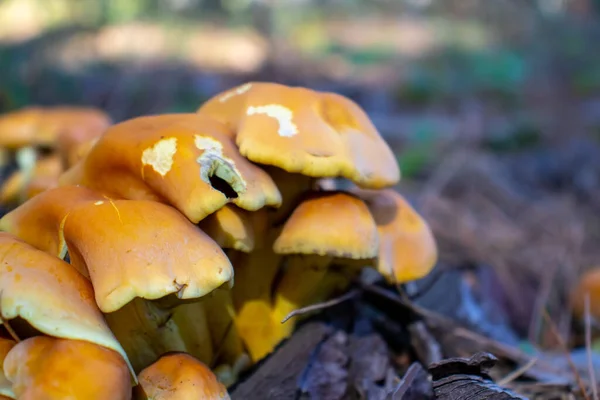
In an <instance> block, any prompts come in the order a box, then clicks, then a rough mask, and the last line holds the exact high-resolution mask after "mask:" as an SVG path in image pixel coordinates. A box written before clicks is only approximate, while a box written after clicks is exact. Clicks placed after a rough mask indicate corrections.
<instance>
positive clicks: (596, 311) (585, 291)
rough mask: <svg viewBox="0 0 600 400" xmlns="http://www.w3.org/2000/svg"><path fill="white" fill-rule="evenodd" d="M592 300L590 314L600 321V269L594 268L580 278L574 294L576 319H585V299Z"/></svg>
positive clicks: (573, 304) (572, 297)
mask: <svg viewBox="0 0 600 400" xmlns="http://www.w3.org/2000/svg"><path fill="white" fill-rule="evenodd" d="M587 296H589V299H590V314H591V316H592V317H594V318H597V319H600V268H592V269H590V270H588V271H587V272H585V273H584V274H583V275H582V276H581V277H580V278H579V282H578V284H577V286H576V287H575V290H574V291H573V293H572V296H571V301H572V307H573V314H574V316H575V317H576V318H579V319H583V318H584V317H585V299H586V297H587Z"/></svg>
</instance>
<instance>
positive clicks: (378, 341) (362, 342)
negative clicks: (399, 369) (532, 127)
mask: <svg viewBox="0 0 600 400" xmlns="http://www.w3.org/2000/svg"><path fill="white" fill-rule="evenodd" d="M349 352H350V360H351V362H350V371H349V374H350V379H349V381H350V385H351V386H352V389H354V390H355V391H356V392H358V394H359V395H360V397H361V398H365V399H373V400H380V399H381V400H383V399H384V398H385V394H386V390H385V387H384V386H383V385H382V384H385V380H386V377H387V374H388V371H389V370H390V350H389V349H388V346H387V344H386V343H385V341H384V340H383V339H382V338H381V336H380V335H379V334H377V333H369V334H367V335H363V336H351V337H350V346H349Z"/></svg>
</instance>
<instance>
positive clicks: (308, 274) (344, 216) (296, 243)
mask: <svg viewBox="0 0 600 400" xmlns="http://www.w3.org/2000/svg"><path fill="white" fill-rule="evenodd" d="M378 249H379V238H378V233H377V227H376V225H375V221H374V220H373V217H372V216H371V213H370V212H369V209H368V208H367V206H366V205H365V203H363V201H362V200H360V199H359V198H357V197H355V196H352V195H349V194H345V193H314V194H312V195H311V196H309V198H308V199H306V200H304V201H303V202H302V203H301V204H300V205H299V206H298V207H297V208H296V209H295V210H294V212H293V213H292V215H291V216H290V218H289V219H288V220H287V221H286V223H285V225H284V226H283V230H282V231H281V234H280V235H279V237H278V238H277V240H276V241H275V243H274V244H273V250H274V251H275V253H277V254H282V255H286V258H285V261H284V268H283V271H282V276H281V279H280V280H279V282H278V285H277V286H276V288H275V299H274V308H273V316H274V318H275V321H276V322H278V321H281V320H282V319H283V318H284V317H285V316H287V315H288V314H289V313H290V312H292V311H294V310H295V309H298V308H301V307H304V306H307V305H309V304H310V303H311V300H312V299H313V296H314V294H315V293H316V291H317V288H318V287H319V285H320V283H321V282H322V281H323V279H324V277H325V275H326V273H327V271H328V269H329V267H330V266H332V265H336V266H338V267H340V266H342V267H344V266H345V267H346V268H348V269H350V270H354V271H357V270H358V269H360V268H362V267H364V266H367V265H373V264H374V262H375V258H376V257H377V251H378ZM349 275H350V274H349ZM276 326H279V327H280V329H279V331H280V335H281V336H280V338H285V337H287V336H289V335H290V334H291V332H292V329H293V326H294V324H293V323H291V322H286V323H285V324H283V325H281V324H278V325H276Z"/></svg>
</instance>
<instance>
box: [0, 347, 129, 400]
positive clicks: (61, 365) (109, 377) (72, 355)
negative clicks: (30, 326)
mask: <svg viewBox="0 0 600 400" xmlns="http://www.w3.org/2000/svg"><path fill="white" fill-rule="evenodd" d="M4 368H5V374H6V377H7V378H8V379H9V380H10V381H11V382H12V387H13V390H14V393H15V394H16V396H17V398H19V399H22V400H38V399H46V400H63V399H86V400H95V399H97V400H105V399H111V400H130V399H131V380H130V375H129V371H128V369H127V364H126V363H125V361H124V360H123V358H122V357H121V356H120V355H119V354H118V353H116V352H114V351H113V350H110V349H107V348H105V347H102V346H98V345H96V344H93V343H89V342H85V341H81V340H68V339H56V338H51V337H45V336H37V337H33V338H30V339H27V340H24V341H22V342H20V343H18V344H17V345H16V346H14V347H13V348H12V350H11V351H10V352H9V353H8V355H7V356H6V359H5V362H4Z"/></svg>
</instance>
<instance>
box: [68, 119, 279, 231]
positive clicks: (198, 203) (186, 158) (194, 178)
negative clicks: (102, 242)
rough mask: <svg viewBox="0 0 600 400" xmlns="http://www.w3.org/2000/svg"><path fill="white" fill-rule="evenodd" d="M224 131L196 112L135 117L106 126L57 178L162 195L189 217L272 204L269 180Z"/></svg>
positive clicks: (126, 194)
mask: <svg viewBox="0 0 600 400" xmlns="http://www.w3.org/2000/svg"><path fill="white" fill-rule="evenodd" d="M226 132H227V131H226V129H225V127H224V126H223V125H222V124H220V123H218V122H217V121H215V120H212V119H210V118H207V117H202V116H200V115H198V114H169V115H159V116H148V117H139V118H135V119H132V120H129V121H126V122H123V123H120V124H117V125H113V126H112V127H111V128H110V129H108V130H107V131H106V133H105V134H104V135H102V137H101V138H100V139H99V140H98V142H97V143H96V144H95V145H94V146H93V148H92V149H91V150H90V152H89V153H88V154H87V156H86V157H85V158H84V160H82V161H81V162H80V163H78V164H77V165H75V166H74V167H73V168H72V169H70V170H69V171H67V172H66V173H65V174H64V175H63V176H62V177H61V184H81V185H83V186H86V187H90V188H93V189H96V190H98V191H101V192H102V193H105V194H107V195H109V196H110V197H115V198H124V199H130V200H153V201H161V202H165V203H168V204H170V205H173V206H174V207H175V208H177V209H178V210H180V211H181V212H182V213H183V214H185V215H186V216H187V217H188V218H189V219H190V220H191V221H193V222H195V223H196V222H198V221H200V220H201V219H203V218H204V217H206V216H207V215H210V214H212V213H213V212H215V211H216V210H218V209H220V208H221V207H223V206H224V205H225V204H227V203H228V202H233V203H234V204H236V205H237V206H239V207H241V208H243V209H246V210H250V211H254V210H257V209H259V208H261V207H263V206H275V207H278V206H279V205H280V203H281V194H280V193H279V190H278V189H277V187H276V185H275V183H274V182H273V180H272V179H271V178H270V177H269V175H268V174H267V173H266V172H264V171H262V170H261V169H260V168H258V167H256V166H255V165H253V164H252V163H250V162H248V160H246V159H245V158H243V157H242V156H241V155H240V154H239V152H238V150H237V148H236V147H235V144H234V143H233V141H232V140H231V138H230V137H229V136H228V135H227V133H226ZM217 180H218V182H217ZM223 182H226V184H225V186H228V187H223V186H221V185H223Z"/></svg>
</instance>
